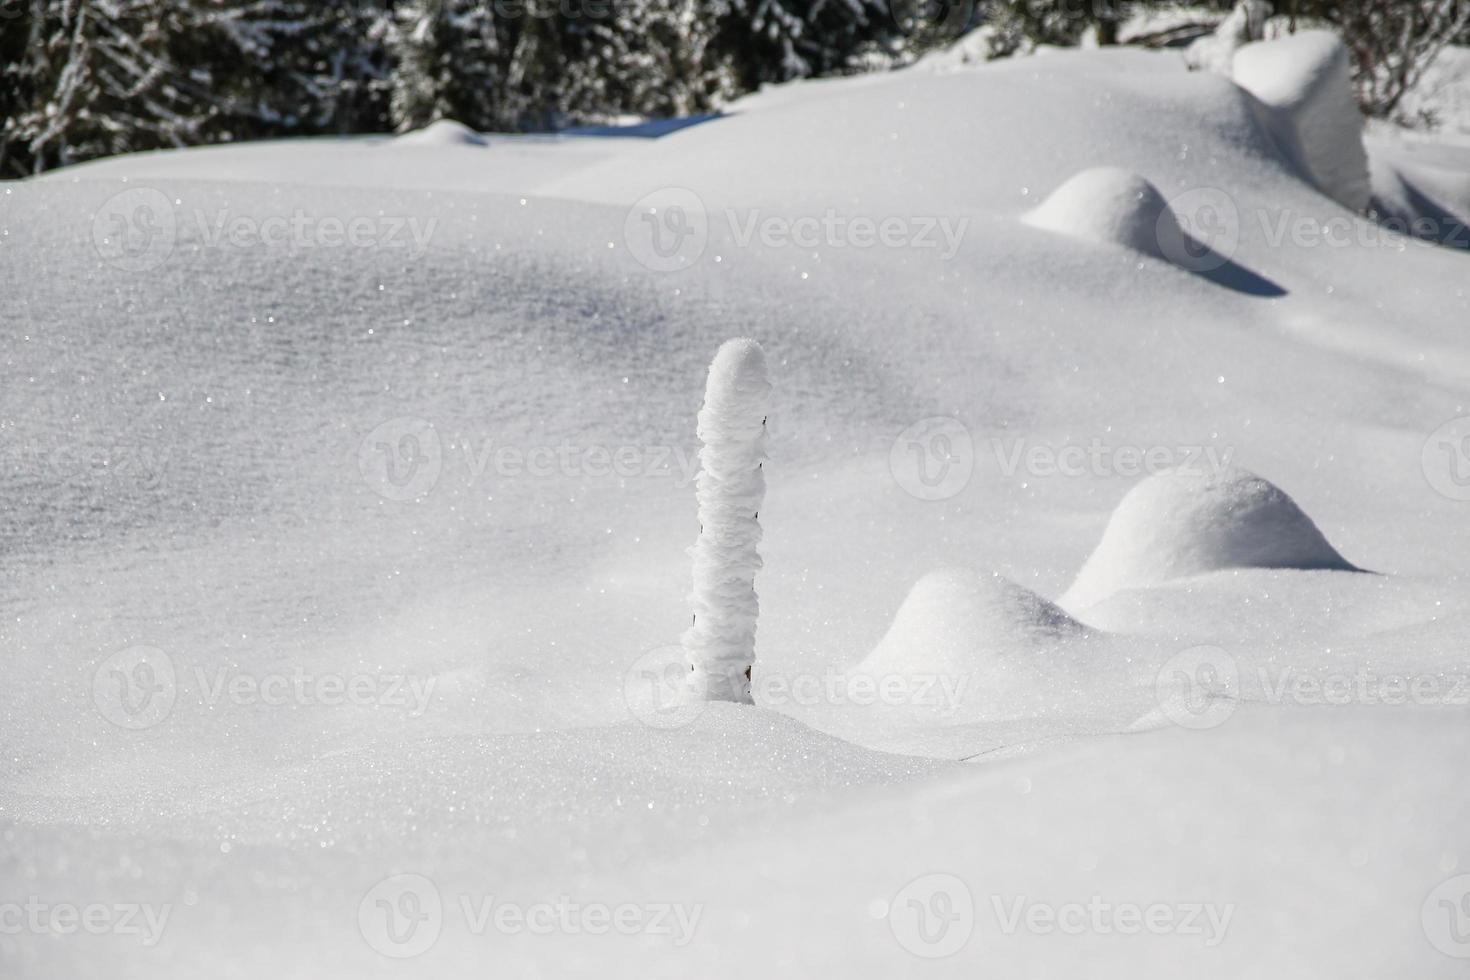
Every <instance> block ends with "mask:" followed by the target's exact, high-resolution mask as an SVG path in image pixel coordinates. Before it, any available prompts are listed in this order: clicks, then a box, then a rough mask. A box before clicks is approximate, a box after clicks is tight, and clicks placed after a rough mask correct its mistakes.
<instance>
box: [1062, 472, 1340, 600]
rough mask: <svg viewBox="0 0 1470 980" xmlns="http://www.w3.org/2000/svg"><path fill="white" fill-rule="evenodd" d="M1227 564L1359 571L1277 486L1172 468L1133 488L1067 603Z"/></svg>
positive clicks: (1243, 476) (1248, 477)
mask: <svg viewBox="0 0 1470 980" xmlns="http://www.w3.org/2000/svg"><path fill="white" fill-rule="evenodd" d="M1226 568H1297V569H1337V570H1341V571H1357V569H1356V568H1354V566H1352V565H1351V564H1349V563H1348V562H1347V561H1346V560H1345V559H1344V558H1343V557H1342V555H1340V554H1338V553H1337V549H1335V548H1333V547H1332V545H1330V544H1328V542H1327V539H1326V538H1325V537H1324V536H1323V535H1322V532H1321V531H1320V530H1318V529H1317V525H1316V524H1314V523H1312V519H1311V518H1310V517H1308V516H1307V515H1306V514H1305V513H1304V512H1303V511H1302V509H1301V508H1300V507H1298V506H1297V505H1296V501H1294V500H1292V499H1291V497H1289V496H1288V495H1287V494H1286V492H1285V491H1283V490H1282V489H1281V488H1280V487H1278V486H1276V485H1275V484H1274V483H1271V482H1270V481H1268V480H1264V479H1262V478H1261V477H1259V476H1256V475H1255V474H1254V473H1250V472H1247V471H1245V470H1242V469H1236V468H1229V469H1225V470H1223V471H1221V472H1218V473H1194V472H1188V473H1186V472H1181V471H1179V470H1172V471H1167V472H1164V473H1159V474H1157V475H1154V476H1151V477H1149V478H1148V479H1146V480H1144V481H1143V482H1141V483H1139V484H1138V485H1137V486H1135V487H1134V488H1133V489H1132V490H1130V491H1128V494H1127V496H1125V497H1124V498H1123V500H1122V501H1121V502H1120V503H1119V504H1118V506H1117V508H1116V509H1115V510H1114V511H1113V516H1112V517H1111V518H1109V519H1108V526H1107V529H1106V530H1104V531H1103V536H1102V541H1100V542H1099V543H1098V546H1097V549H1096V550H1095V551H1093V553H1092V555H1091V557H1089V558H1088V559H1087V562H1086V564H1084V565H1083V566H1082V571H1081V572H1079V573H1078V575H1077V581H1076V582H1074V583H1073V584H1072V588H1071V589H1069V590H1068V592H1067V594H1066V596H1064V597H1063V601H1064V602H1066V603H1067V604H1068V605H1070V606H1074V607H1075V606H1087V605H1091V604H1092V603H1094V602H1096V601H1098V600H1099V599H1102V598H1104V597H1105V596H1108V595H1110V594H1112V593H1114V592H1118V591H1121V590H1123V589H1132V588H1140V587H1146V586H1150V585H1157V584H1159V583H1162V582H1167V581H1169V580H1171V579H1177V578H1182V577H1184V576H1188V575H1197V574H1200V573H1203V572H1212V571H1217V570H1220V569H1226Z"/></svg>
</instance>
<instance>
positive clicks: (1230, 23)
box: [1184, 0, 1271, 78]
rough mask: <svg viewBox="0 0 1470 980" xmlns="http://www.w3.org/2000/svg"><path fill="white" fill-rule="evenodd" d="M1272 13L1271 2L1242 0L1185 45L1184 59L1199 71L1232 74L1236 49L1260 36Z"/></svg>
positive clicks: (1256, 39)
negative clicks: (1209, 29)
mask: <svg viewBox="0 0 1470 980" xmlns="http://www.w3.org/2000/svg"><path fill="white" fill-rule="evenodd" d="M1270 17H1271V5H1270V4H1268V3H1266V2H1264V0H1240V2H1239V3H1237V4H1236V5H1235V7H1234V9H1232V10H1231V11H1230V15H1229V16H1228V17H1226V18H1225V19H1224V20H1222V21H1221V22H1220V24H1219V25H1218V26H1217V27H1216V28H1215V30H1214V31H1213V32H1212V33H1209V34H1206V35H1204V36H1203V37H1199V38H1196V39H1195V40H1193V41H1191V42H1190V44H1189V46H1188V47H1187V48H1185V49H1184V63H1185V64H1187V65H1188V66H1189V67H1190V68H1192V69H1194V70H1196V71H1212V72H1215V73H1217V74H1220V75H1224V76H1226V77H1227V78H1228V77H1230V76H1231V75H1232V74H1233V73H1234V61H1235V52H1236V51H1238V50H1240V48H1241V46H1242V45H1245V44H1247V43H1249V42H1251V41H1259V40H1261V39H1262V38H1263V37H1264V36H1265V33H1266V21H1267V20H1268V19H1269V18H1270Z"/></svg>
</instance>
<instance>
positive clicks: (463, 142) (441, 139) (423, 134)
mask: <svg viewBox="0 0 1470 980" xmlns="http://www.w3.org/2000/svg"><path fill="white" fill-rule="evenodd" d="M393 142H394V143H395V144H397V145H398V146H484V145H485V137H484V136H481V135H480V134H479V133H477V132H475V131H474V130H473V129H470V127H468V126H466V125H465V124H464V123H462V122H455V121H454V120H453V119H436V120H434V121H433V122H431V123H429V125H427V126H425V127H424V128H423V129H415V130H413V131H412V132H408V133H404V134H403V135H402V136H399V137H398V138H397V139H395V140H394V141H393Z"/></svg>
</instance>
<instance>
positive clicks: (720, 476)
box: [683, 339, 771, 704]
mask: <svg viewBox="0 0 1470 980" xmlns="http://www.w3.org/2000/svg"><path fill="white" fill-rule="evenodd" d="M770 394H771V383H770V382H769V381H768V380H766V352H765V351H763V350H761V346H760V344H757V343H756V342H755V341H753V340H743V339H742V340H730V341H726V342H725V344H724V345H723V346H721V347H720V350H719V353H717V354H716V355H715V359H714V361H713V363H711V364H710V366H709V380H708V382H707V383H706V385H705V389H704V407H703V408H701V409H700V410H699V428H698V432H699V440H700V442H701V443H703V446H702V447H701V449H700V451H699V462H700V472H699V475H698V476H697V477H695V490H696V495H697V496H698V499H699V539H698V540H697V541H695V542H694V547H693V548H690V549H689V554H690V555H691V556H692V557H693V558H694V591H693V592H692V593H691V594H690V601H691V602H692V603H693V606H694V621H693V623H692V624H691V625H690V627H689V629H687V630H685V631H684V637H683V643H684V651H685V654H686V655H687V656H688V658H689V667H690V674H689V689H690V692H691V694H692V695H693V696H694V697H696V698H701V699H703V700H707V701H738V702H741V703H743V704H750V703H752V700H751V696H750V670H751V666H752V665H753V664H754V663H755V622H756V617H757V615H758V614H759V612H760V603H759V601H758V600H757V599H756V594H755V573H756V572H757V571H759V570H760V567H761V556H760V554H759V553H758V552H757V551H756V546H757V545H759V544H760V540H761V526H760V521H759V520H758V517H759V516H760V508H761V500H762V499H763V498H764V497H765V495H766V477H765V473H764V472H762V470H761V461H762V460H764V459H765V457H766V404H767V401H768V399H769V398H770Z"/></svg>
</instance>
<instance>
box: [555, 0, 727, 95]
mask: <svg viewBox="0 0 1470 980" xmlns="http://www.w3.org/2000/svg"><path fill="white" fill-rule="evenodd" d="M728 11H729V4H728V2H723V0H719V2H716V0H621V2H617V3H613V4H612V5H611V6H610V7H609V10H608V16H607V17H603V18H598V19H588V20H586V21H585V23H584V24H582V25H581V26H582V30H581V31H580V32H579V35H580V36H579V37H578V38H577V48H576V51H577V54H576V55H575V56H574V57H572V58H571V59H570V60H569V64H568V66H567V87H566V96H567V98H566V105H565V109H566V110H567V111H568V112H570V113H575V114H580V115H583V116H598V115H601V116H612V115H617V114H623V113H633V114H637V115H642V116H687V115H691V114H694V113H697V112H702V111H706V110H709V109H711V108H714V107H715V106H717V105H719V104H720V102H722V101H724V100H725V99H727V98H730V97H731V96H733V95H735V94H736V92H737V87H738V86H737V81H736V78H735V71H734V66H733V65H732V64H731V63H730V61H729V59H727V58H723V57H721V56H720V55H719V52H718V51H717V49H716V45H715V42H716V38H717V34H718V30H719V23H720V18H721V17H722V16H724V15H726V14H727V13H728Z"/></svg>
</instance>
